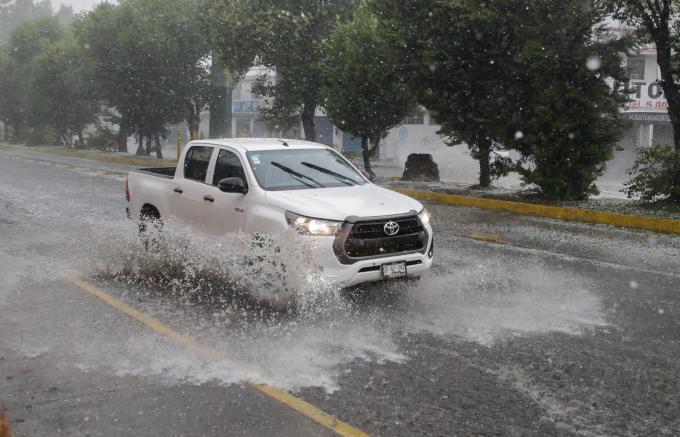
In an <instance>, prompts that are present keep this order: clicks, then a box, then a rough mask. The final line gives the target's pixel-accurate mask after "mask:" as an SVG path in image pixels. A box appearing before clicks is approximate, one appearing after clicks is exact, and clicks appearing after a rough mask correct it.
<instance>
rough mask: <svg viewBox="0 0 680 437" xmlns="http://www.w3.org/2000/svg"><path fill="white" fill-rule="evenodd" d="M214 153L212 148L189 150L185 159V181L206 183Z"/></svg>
mask: <svg viewBox="0 0 680 437" xmlns="http://www.w3.org/2000/svg"><path fill="white" fill-rule="evenodd" d="M212 152H213V148H212V147H204V146H193V147H192V148H191V149H189V151H188V152H187V157H186V158H185V159H184V179H191V180H194V181H198V182H205V177H206V176H207V175H208V164H210V157H211V156H212Z"/></svg>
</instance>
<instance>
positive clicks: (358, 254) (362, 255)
mask: <svg viewBox="0 0 680 437" xmlns="http://www.w3.org/2000/svg"><path fill="white" fill-rule="evenodd" d="M388 222H394V223H396V224H397V225H399V231H398V232H397V233H396V234H394V235H387V233H386V232H385V225H386V224H387V223H388ZM345 226H346V228H345V229H344V230H343V232H341V234H340V235H339V236H338V237H337V238H338V239H336V244H335V245H334V249H335V252H336V255H337V256H338V259H339V260H340V262H341V263H343V264H352V263H353V262H356V261H358V260H361V259H366V258H377V257H383V256H391V255H395V254H400V253H412V252H418V251H424V250H425V248H426V245H427V241H428V235H427V232H426V231H425V229H424V228H423V226H422V225H421V224H420V221H419V220H418V217H417V216H407V217H403V216H401V217H395V218H389V217H388V218H380V219H376V220H366V221H357V222H356V223H349V224H345Z"/></svg>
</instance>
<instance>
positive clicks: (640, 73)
mask: <svg viewBox="0 0 680 437" xmlns="http://www.w3.org/2000/svg"><path fill="white" fill-rule="evenodd" d="M626 73H627V74H628V78H629V79H630V80H645V58H644V57H643V56H629V57H628V59H627V60H626Z"/></svg>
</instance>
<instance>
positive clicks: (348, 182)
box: [301, 162, 357, 185]
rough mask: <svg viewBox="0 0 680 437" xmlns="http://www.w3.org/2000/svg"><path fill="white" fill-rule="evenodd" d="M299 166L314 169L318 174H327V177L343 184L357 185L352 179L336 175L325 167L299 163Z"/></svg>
mask: <svg viewBox="0 0 680 437" xmlns="http://www.w3.org/2000/svg"><path fill="white" fill-rule="evenodd" d="M301 164H302V165H304V166H305V167H309V168H312V169H314V170H316V171H318V172H321V173H324V174H327V175H328V176H332V177H334V178H335V179H337V180H339V181H340V182H342V183H344V184H347V185H357V181H355V180H354V179H352V178H349V177H347V176H345V175H341V174H340V173H336V172H334V171H333V170H329V169H327V168H325V167H320V166H318V165H316V164H312V163H310V162H301Z"/></svg>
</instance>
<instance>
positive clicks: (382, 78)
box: [321, 6, 415, 174]
mask: <svg viewBox="0 0 680 437" xmlns="http://www.w3.org/2000/svg"><path fill="white" fill-rule="evenodd" d="M394 55H395V52H394V51H393V50H391V47H390V45H389V43H388V42H387V41H386V40H385V39H384V38H383V36H382V34H381V33H380V31H379V26H378V19H377V18H376V17H375V16H374V15H373V14H372V13H371V12H370V11H369V10H368V9H367V8H366V7H363V6H362V7H359V8H358V9H357V10H356V11H355V13H354V16H353V19H352V21H351V22H349V23H343V24H341V25H339V26H338V27H337V28H336V29H335V31H334V32H333V34H332V35H331V37H330V40H329V41H328V43H327V44H326V46H325V59H324V61H323V63H322V72H323V76H324V80H325V85H324V87H323V89H322V93H321V94H322V96H323V106H324V108H325V109H326V111H327V112H328V115H329V116H330V118H331V119H332V120H333V122H334V123H335V125H336V126H338V127H340V128H342V129H343V130H345V131H347V132H349V133H351V134H352V135H354V136H355V137H359V138H361V146H362V151H363V161H364V168H365V170H366V171H367V172H368V173H370V174H372V173H373V172H372V170H371V164H370V161H369V157H370V152H371V151H377V150H378V146H379V143H380V139H381V138H382V137H383V136H385V135H386V134H387V131H388V130H389V129H391V128H393V127H395V126H397V125H398V124H399V122H400V121H401V120H402V119H403V118H404V117H406V116H407V115H408V114H409V113H410V112H412V111H413V110H414V109H415V105H414V100H413V97H412V95H411V92H410V89H409V87H407V86H406V84H405V83H404V78H403V76H402V75H400V74H399V69H400V65H399V60H398V59H397V58H396V57H395V56H394ZM359 60H360V62H358V61H359ZM369 140H370V142H371V143H372V144H373V149H372V150H371V151H369Z"/></svg>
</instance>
